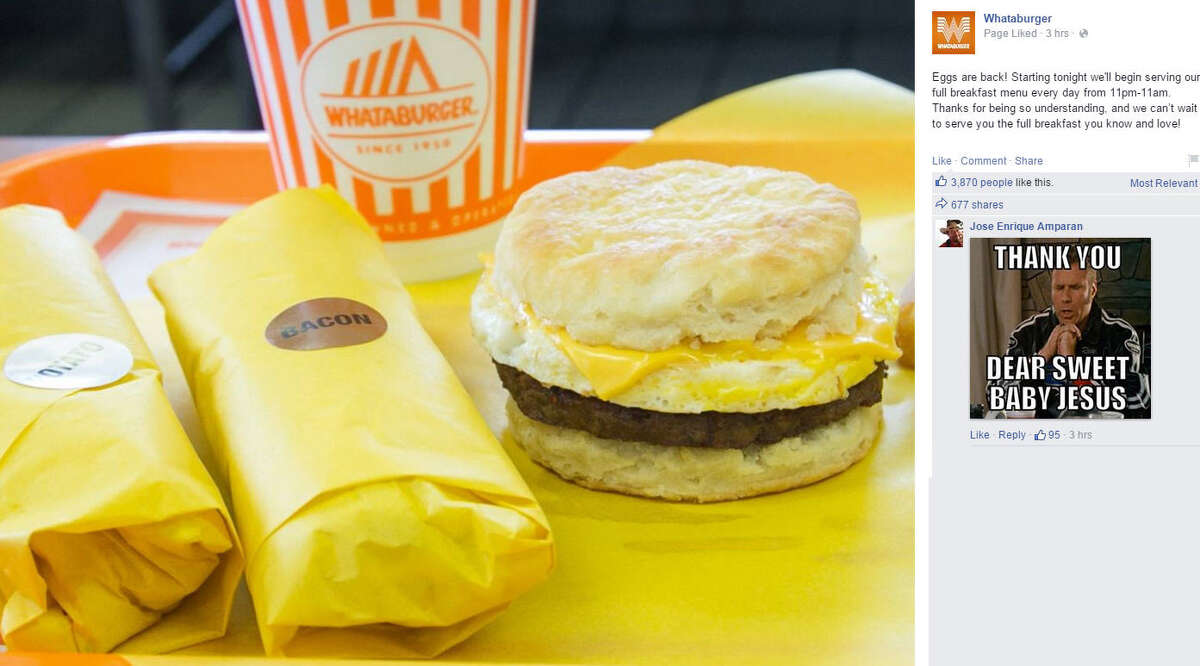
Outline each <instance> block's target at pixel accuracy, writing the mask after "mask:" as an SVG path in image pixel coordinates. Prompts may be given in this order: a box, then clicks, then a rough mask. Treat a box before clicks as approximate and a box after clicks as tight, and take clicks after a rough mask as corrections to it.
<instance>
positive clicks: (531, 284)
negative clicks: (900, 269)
mask: <svg viewBox="0 0 1200 666" xmlns="http://www.w3.org/2000/svg"><path fill="white" fill-rule="evenodd" d="M897 312H898V306H897V304H896V301H895V299H894V297H893V296H892V294H891V293H890V292H889V291H888V289H887V286H886V285H885V283H884V280H883V279H882V277H880V276H879V275H878V274H877V273H875V272H874V270H873V268H872V265H871V261H870V259H869V257H868V256H867V253H866V252H865V251H864V249H863V248H862V246H861V245H860V243H859V212H858V207H857V204H856V202H855V200H854V198H853V197H851V196H850V195H849V194H847V193H846V192H843V191H841V190H839V189H837V188H836V187H834V186H832V185H828V184H817V183H816V182H814V181H813V180H812V179H811V178H809V177H807V176H805V175H803V174H799V173H794V172H787V171H779V170H775V169H767V168H760V167H747V166H739V167H728V166H723V165H719V164H712V163H707V162H698V161H677V162H664V163H661V164H656V165H653V166H650V167H646V168H642V169H624V168H617V167H606V168H602V169H598V170H596V171H590V172H580V173H573V174H568V175H566V176H562V177H559V178H555V179H553V180H549V181H546V182H543V183H541V184H539V185H537V186H535V187H533V188H531V189H530V190H529V191H527V192H526V193H525V194H523V195H522V196H521V197H520V199H519V200H518V201H517V203H516V205H515V206H514V208H513V210H512V212H511V213H510V214H509V215H508V218H507V220H506V221H505V223H504V227H503V230H502V232H501V234H500V238H499V240H498V241H497V245H496V250H495V256H494V259H493V260H492V261H491V262H489V265H488V266H487V267H486V268H485V270H484V273H483V276H482V277H481V279H480V282H479V285H478V287H477V288H476V290H475V293H474V295H473V297H472V302H471V321H472V327H473V329H474V332H475V336H476V338H477V339H478V341H479V342H480V344H481V345H482V346H483V347H484V348H485V349H486V350H487V352H488V353H489V354H490V355H491V357H492V359H493V361H494V362H495V365H496V368H497V370H498V373H499V375H500V379H501V381H502V383H503V384H504V386H505V388H506V389H507V390H508V392H509V394H510V399H509V401H508V405H507V412H508V417H509V422H510V429H511V433H512V435H513V437H514V439H515V440H516V442H517V443H518V444H519V445H520V446H521V448H522V449H524V450H525V451H526V452H527V453H528V454H529V455H530V457H531V458H533V460H535V461H536V462H538V463H540V464H541V465H543V466H544V467H547V468H549V469H550V470H551V471H553V472H555V473H556V474H558V475H559V476H561V477H563V478H565V479H567V480H570V481H573V482H575V483H578V484H580V485H583V486H587V487H590V488H596V489H603V490H610V491H617V492H621V493H626V494H632V495H641V496H646V497H658V498H665V499H672V500H688V501H697V502H709V501H719V500H729V499H737V498H741V497H749V496H753V495H758V494H762V493H768V492H775V491H781V490H786V489H789V488H793V487H796V486H801V485H805V484H808V483H813V482H815V481H818V480H820V479H823V478H826V477H828V476H831V475H833V474H836V473H838V472H841V471H842V470H844V469H846V468H847V467H849V466H850V465H852V464H854V463H855V462H856V461H858V460H859V459H861V458H862V457H863V456H864V455H866V453H867V451H868V450H869V448H870V446H871V444H872V443H873V442H874V440H875V438H876V435H877V434H878V431H879V428H880V427H881V420H882V407H881V405H880V401H881V398H882V391H883V380H884V377H885V373H886V366H885V362H886V361H889V360H894V359H896V358H898V357H899V356H900V350H899V349H898V348H897V347H896V344H895V341H894V338H895V324H896V317H897Z"/></svg>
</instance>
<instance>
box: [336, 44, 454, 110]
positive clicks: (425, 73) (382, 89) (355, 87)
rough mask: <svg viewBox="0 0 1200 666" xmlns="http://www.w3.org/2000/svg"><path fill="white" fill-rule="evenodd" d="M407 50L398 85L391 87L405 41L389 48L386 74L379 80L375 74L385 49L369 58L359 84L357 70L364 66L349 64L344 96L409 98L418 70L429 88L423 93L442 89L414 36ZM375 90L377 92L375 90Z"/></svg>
mask: <svg viewBox="0 0 1200 666" xmlns="http://www.w3.org/2000/svg"><path fill="white" fill-rule="evenodd" d="M408 44H409V45H408V51H407V52H406V53H405V54H404V63H403V64H402V65H401V67H400V79H399V81H397V82H396V85H395V86H393V85H392V80H393V79H394V78H395V77H394V75H395V73H396V61H397V60H399V57H400V50H401V49H402V48H403V47H404V40H403V39H398V40H396V41H395V42H393V43H392V45H391V46H390V47H389V48H388V52H387V59H386V60H385V61H384V65H383V72H382V74H380V76H379V77H378V79H376V76H375V74H376V72H377V70H378V69H379V59H380V56H381V55H382V54H383V49H377V50H375V51H372V52H371V54H370V55H369V56H368V57H367V68H366V71H365V72H363V75H362V80H361V82H360V81H359V76H358V70H359V68H360V67H361V66H362V58H355V59H354V60H351V61H350V64H349V65H348V66H347V67H346V79H345V83H344V84H343V86H342V96H344V97H378V96H384V95H406V94H408V93H409V90H410V86H411V85H412V75H413V70H417V69H419V70H420V72H421V77H422V78H424V79H425V85H426V86H427V89H424V90H421V91H420V92H434V91H437V90H440V89H441V86H439V85H438V82H437V77H435V76H434V75H433V69H432V68H431V67H430V66H429V60H428V59H426V58H425V52H424V51H422V50H421V45H420V44H418V43H417V38H416V37H413V38H411V39H409V40H408ZM372 89H374V91H373V90H372Z"/></svg>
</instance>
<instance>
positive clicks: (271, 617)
mask: <svg viewBox="0 0 1200 666" xmlns="http://www.w3.org/2000/svg"><path fill="white" fill-rule="evenodd" d="M150 284H151V287H152V289H153V290H154V292H155V294H156V295H157V296H158V299H159V300H160V301H161V302H162V303H163V305H164V306H165V308H166V313H167V327H168V329H169V331H170V333H171V340H172V342H173V343H174V345H175V350H176V352H177V353H178V355H179V359H180V361H181V363H182V366H183V370H184V374H185V375H186V376H187V378H188V382H189V383H190V384H191V387H192V393H193V397H194V399H195V401H196V407H197V410H198V411H199V414H200V417H201V421H202V422H203V423H204V427H205V431H206V432H207V434H208V437H209V439H210V442H211V444H212V446H213V449H214V451H215V455H216V456H217V457H218V458H219V459H220V460H221V465H222V466H223V467H225V468H226V469H227V472H228V475H229V483H230V489H231V492H232V502H233V508H234V514H235V515H236V516H237V527H238V533H239V534H240V535H241V538H242V542H243V544H244V545H245V548H246V562H247V566H246V580H247V584H248V586H249V588H250V595H251V597H252V598H253V600H254V607H255V610H256V612H257V616H258V626H259V631H260V633H261V635H262V639H263V644H264V647H265V648H266V651H267V653H268V654H281V653H284V654H288V655H298V654H308V655H311V654H321V655H326V656H393V657H395V656H402V657H409V656H433V655H436V654H438V653H440V652H441V651H443V650H445V649H446V648H448V647H450V646H452V645H454V644H455V643H457V642H459V641H461V640H463V639H465V638H466V637H467V636H469V635H470V634H471V633H473V632H474V631H476V630H478V629H479V628H480V627H481V626H483V625H484V624H485V623H487V622H488V621H489V620H491V619H492V618H493V617H494V616H495V615H496V614H497V613H499V612H500V611H501V610H502V609H503V608H504V607H505V606H506V605H507V604H508V603H509V602H510V601H512V600H513V599H514V598H515V597H516V596H518V595H519V594H521V593H522V592H524V591H526V590H528V589H529V588H530V587H532V586H533V585H535V584H536V583H538V582H539V581H541V580H543V579H544V578H546V576H547V575H548V574H549V572H550V569H551V567H552V566H553V561H554V552H553V544H552V541H551V537H550V530H549V526H548V524H547V521H546V517H545V515H544V514H543V513H542V510H541V508H540V507H539V506H538V504H537V501H536V500H535V499H534V497H533V495H532V494H531V493H530V491H529V488H528V487H527V486H526V484H525V482H524V480H522V478H521V477H520V475H519V474H518V473H517V471H516V469H515V468H514V467H513V465H512V463H511V461H509V460H508V458H507V457H506V456H505V454H504V452H503V450H502V449H501V447H500V445H499V443H498V442H497V441H496V439H495V437H494V436H493V435H492V433H491V432H490V431H489V430H488V428H487V425H486V424H485V423H484V421H483V418H482V417H481V416H480V415H479V413H478V412H477V410H476V408H475V406H474V404H473V403H472V402H471V399H470V397H469V396H468V395H467V392H466V390H465V389H464V388H463V387H462V385H461V384H460V383H459V381H458V379H457V377H456V376H455V375H454V372H453V370H452V369H451V368H450V365H449V364H448V363H447V362H446V360H445V359H444V358H443V357H442V355H441V353H440V352H439V351H438V349H437V347H436V346H435V345H434V343H433V341H432V340H431V339H430V338H429V336H428V335H427V334H426V333H425V331H424V329H422V328H421V326H420V324H419V323H418V321H417V317H416V314H415V311H414V309H413V305H412V301H411V300H410V299H409V296H408V293H407V292H406V291H405V289H404V286H403V285H402V284H401V283H400V281H399V280H398V279H397V278H396V276H395V275H394V274H393V271H392V268H391V266H390V265H389V264H388V262H387V259H386V258H385V256H384V252H383V246H382V245H381V244H380V242H379V240H378V238H377V237H376V236H375V233H374V232H373V231H372V230H371V228H370V227H369V226H368V225H367V223H366V221H365V220H363V218H362V217H361V216H360V215H359V214H358V213H357V212H356V211H355V210H354V209H353V208H352V207H351V206H350V205H349V204H347V203H346V202H345V201H344V200H342V199H341V198H340V197H339V196H338V195H337V194H336V193H335V191H334V190H333V189H332V188H329V187H321V188H317V189H296V190H290V191H286V192H282V193H280V194H277V195H275V196H272V197H270V198H268V199H265V200H263V201H261V202H259V203H257V204H255V205H253V206H251V207H249V208H247V209H246V210H245V211H243V212H241V213H239V214H237V215H234V216H233V217H231V218H230V219H229V220H227V221H226V222H225V223H224V224H222V225H221V226H220V227H218V228H217V230H216V231H215V232H214V233H213V235H212V236H211V237H210V238H209V239H208V241H207V242H206V243H205V244H204V246H203V247H202V248H201V249H200V250H199V251H197V252H196V253H195V254H194V255H192V256H190V257H187V258H185V259H182V260H180V261H177V262H173V263H170V264H167V265H165V266H162V267H160V268H159V269H158V270H157V271H155V272H154V274H153V275H152V276H151V278H150Z"/></svg>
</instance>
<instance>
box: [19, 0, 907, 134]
mask: <svg viewBox="0 0 1200 666" xmlns="http://www.w3.org/2000/svg"><path fill="white" fill-rule="evenodd" d="M363 1H364V2H365V1H366V0H363ZM838 67H849V68H854V69H860V70H863V71H866V72H869V73H871V74H874V75H876V76H879V77H881V78H884V79H887V80H889V81H893V82H895V83H898V84H900V85H902V86H905V87H907V88H911V87H912V83H913V5H912V3H911V2H889V1H887V0H844V1H842V2H827V1H820V2H818V1H809V0H651V1H642V2H637V1H634V0H541V1H540V2H539V4H538V8H537V24H536V32H535V39H534V58H533V76H532V82H531V86H532V87H531V93H530V95H531V99H530V114H529V125H530V127H533V128H539V129H557V128H563V129H565V128H648V127H654V126H656V125H658V124H660V123H662V122H664V121H666V120H669V119H670V118H672V117H674V116H676V115H679V114H680V113H683V112H684V111H687V110H688V109H691V108H693V107H695V106H697V105H699V104H701V103H703V102H706V101H709V100H711V99H715V98H717V97H720V96H721V95H724V94H726V93H729V92H732V91H734V90H738V89H741V88H745V87H747V86H750V85H753V84H756V83H761V82H764V81H769V80H771V79H775V78H778V77H781V76H786V75H788V74H795V73H800V72H807V71H812V70H819V69H830V68H838ZM0 99H3V100H4V104H3V112H0V135H98V134H99V135H103V134H119V133H126V132H138V131H146V130H164V129H258V128H261V127H262V125H261V121H260V119H259V116H258V109H257V105H256V103H255V100H254V92H253V83H252V81H251V79H250V73H249V69H248V66H247V64H246V54H245V50H244V47H243V45H242V39H241V33H240V30H239V29H238V26H237V14H236V11H235V9H234V4H233V2H232V0H39V1H38V2H16V1H12V0H9V1H6V2H2V3H0Z"/></svg>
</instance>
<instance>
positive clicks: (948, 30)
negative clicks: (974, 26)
mask: <svg viewBox="0 0 1200 666" xmlns="http://www.w3.org/2000/svg"><path fill="white" fill-rule="evenodd" d="M937 31H938V32H940V33H942V39H944V40H946V41H947V42H948V41H950V38H951V37H953V38H954V41H956V42H961V41H962V39H963V35H965V34H967V33H968V32H971V17H969V16H964V17H962V19H961V20H957V21H956V20H954V19H950V20H949V21H947V20H946V17H944V16H939V17H938V20H937Z"/></svg>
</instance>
